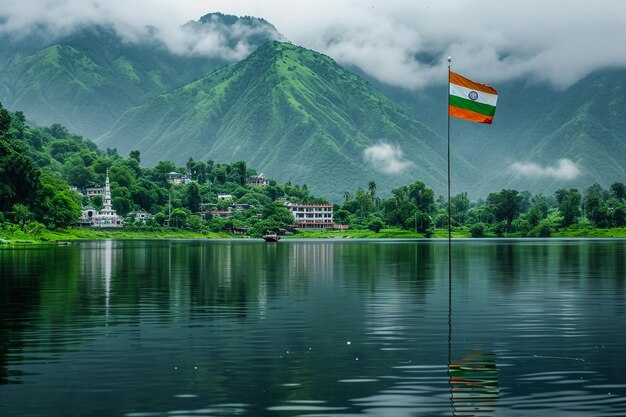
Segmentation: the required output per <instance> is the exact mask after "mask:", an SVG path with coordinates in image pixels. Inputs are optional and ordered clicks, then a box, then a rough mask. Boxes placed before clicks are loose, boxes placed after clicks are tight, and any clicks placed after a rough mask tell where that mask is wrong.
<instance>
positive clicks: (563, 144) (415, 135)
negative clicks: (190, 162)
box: [0, 0, 626, 198]
mask: <svg viewBox="0 0 626 417" xmlns="http://www.w3.org/2000/svg"><path fill="white" fill-rule="evenodd" d="M32 1H33V2H35V3H36V1H35V0H32ZM72 1H73V0H59V1H58V2H56V3H55V7H57V9H53V10H50V12H49V13H48V14H47V15H45V14H41V15H38V14H37V13H33V14H31V15H27V14H24V13H22V11H21V9H20V8H18V7H17V3H16V4H15V5H14V4H13V1H12V0H9V1H8V3H7V4H6V5H5V6H4V7H3V8H2V10H0V38H1V39H0V40H1V41H2V42H1V46H0V101H1V102H2V103H3V105H5V106H6V107H7V108H9V109H11V110H21V111H24V112H25V114H26V115H27V117H28V118H29V119H30V120H31V121H32V122H35V123H38V124H42V125H45V124H51V123H56V122H59V123H62V124H64V125H66V126H67V127H68V128H69V129H70V130H72V131H75V132H77V133H80V134H82V135H84V136H86V137H90V138H93V139H97V141H98V143H99V144H100V145H101V146H103V147H107V146H112V147H117V148H118V149H119V150H120V152H121V153H124V152H127V151H128V150H132V149H139V150H140V151H141V152H142V155H144V156H145V159H143V162H144V163H152V162H155V161H158V160H160V159H173V160H175V161H177V162H179V163H180V162H184V161H185V160H186V159H187V158H189V157H193V158H194V159H196V160H197V159H207V158H209V159H214V160H216V161H220V160H221V161H225V162H230V161H232V160H239V159H246V160H249V162H250V165H251V166H255V167H258V168H259V169H262V170H264V171H267V172H266V173H267V174H268V175H270V176H274V177H276V178H277V179H280V180H289V179H290V180H293V181H295V182H301V183H308V184H309V185H312V186H313V188H314V189H315V191H316V192H321V193H325V194H328V195H329V196H331V195H332V196H338V195H341V193H343V192H344V191H353V190H354V188H356V187H357V186H366V184H367V182H368V181H376V182H377V183H379V192H380V193H381V194H382V195H388V194H389V193H390V191H391V188H392V187H394V186H397V185H404V184H406V183H409V182H412V181H414V180H417V179H421V180H423V181H425V182H426V183H427V185H429V186H430V187H432V188H434V189H435V190H436V192H437V193H443V192H444V189H445V170H446V164H445V153H442V152H444V151H445V149H444V148H443V146H445V137H446V134H447V119H446V115H447V111H446V105H447V101H446V98H447V87H446V83H445V78H446V73H447V68H446V67H445V65H442V60H444V59H445V56H447V54H449V53H450V54H453V55H454V57H455V58H454V61H453V69H454V70H455V71H458V72H461V73H463V74H464V75H466V76H468V77H470V78H472V79H474V80H475V81H477V82H484V83H487V84H490V85H493V86H494V87H496V88H497V90H498V92H499V101H498V106H497V111H496V117H495V121H494V124H493V125H491V126H486V125H479V124H472V123H470V122H466V121H463V120H454V119H453V120H452V121H451V128H452V130H451V139H452V154H453V164H452V188H453V193H454V192H460V191H468V192H469V194H470V196H471V197H472V198H478V197H484V196H485V195H486V194H488V193H489V192H492V191H498V190H500V189H501V188H505V187H506V188H516V189H519V190H529V191H531V192H534V193H537V192H543V193H547V194H551V193H552V192H553V191H554V190H555V189H556V188H561V187H564V188H571V187H576V188H579V189H581V190H583V189H584V188H586V187H587V186H589V185H591V184H593V183H595V182H598V183H600V184H602V185H604V186H606V185H608V184H610V183H611V182H613V181H623V178H624V176H625V174H626V173H625V170H626V160H625V159H624V155H626V153H625V152H624V150H625V149H624V134H623V132H624V122H623V120H624V105H623V104H624V103H623V101H624V98H623V96H624V95H623V92H624V88H626V85H625V84H626V70H625V69H624V64H625V63H626V58H624V56H623V55H624V54H622V53H621V52H620V51H621V50H619V51H618V50H616V52H615V53H614V54H612V55H611V54H607V53H606V50H607V49H610V42H609V43H607V44H606V45H604V44H603V45H599V44H598V43H597V42H596V46H595V50H594V48H592V47H591V46H590V45H591V43H593V39H595V38H596V35H594V34H593V33H591V32H589V33H590V34H589V38H590V39H582V40H580V42H578V43H577V47H578V49H579V50H578V55H577V56H575V58H571V57H570V55H568V54H569V53H570V52H572V51H571V46H570V44H569V43H567V42H570V43H571V39H570V40H568V38H566V37H561V35H558V36H556V35H555V36H552V37H551V38H550V37H549V36H548V37H547V36H544V35H545V34H547V33H552V31H558V30H562V32H563V34H564V35H563V36H565V34H566V33H567V28H566V27H564V26H563V24H562V21H561V18H559V17H558V16H557V15H554V14H553V13H552V12H553V10H552V8H546V10H545V16H542V17H539V18H538V19H537V21H536V27H535V31H536V32H537V33H536V35H532V34H531V33H530V31H528V32H526V29H523V27H522V23H523V22H525V21H526V20H525V19H527V16H526V14H525V12H523V11H520V13H519V14H518V16H517V19H518V20H516V21H512V20H511V21H509V25H508V27H507V26H506V25H505V24H504V23H502V22H500V21H498V22H495V21H494V23H493V30H494V31H499V32H498V33H500V34H501V38H500V41H499V43H498V42H496V41H495V40H496V39H498V37H497V36H483V37H480V36H478V34H481V33H483V32H482V31H483V29H482V28H477V32H476V33H472V34H468V37H467V38H464V39H461V38H458V39H456V40H455V38H454V33H456V32H455V30H452V31H451V32H450V33H449V34H448V35H446V36H443V35H441V34H439V35H437V34H438V33H439V32H437V30H439V31H441V28H439V29H437V28H436V27H434V26H433V25H431V24H429V23H428V22H427V21H426V20H424V19H425V18H426V17H425V16H426V15H429V16H431V17H432V18H433V19H435V20H436V18H438V17H440V16H442V13H443V11H442V9H441V8H440V6H434V7H433V9H432V10H429V11H425V10H423V9H421V6H413V5H411V4H409V3H408V2H404V1H401V2H399V3H398V4H397V5H396V6H397V9H398V10H404V11H405V12H406V16H401V14H400V13H398V12H395V13H392V11H391V9H390V8H389V7H387V6H385V5H384V4H383V3H380V2H375V6H376V9H374V10H369V9H365V8H363V7H362V6H356V5H352V6H348V5H346V4H344V3H341V2H340V3H338V4H337V6H335V5H330V4H329V5H328V8H327V11H326V16H325V20H324V19H322V15H321V14H318V13H317V11H316V10H313V9H312V8H311V7H305V8H304V9H303V10H306V11H308V12H309V16H308V17H309V20H310V22H317V26H315V25H313V24H312V23H311V24H309V23H306V22H307V21H305V20H302V19H304V18H303V17H302V16H301V15H299V14H290V13H295V11H293V10H291V6H286V7H285V8H284V10H283V12H284V13H283V14H281V13H278V12H277V10H278V8H274V3H273V2H272V1H270V2H269V3H267V4H266V6H265V7H266V10H267V15H265V14H258V15H263V16H265V17H266V18H268V19H269V20H270V21H271V23H274V24H276V25H277V27H278V28H279V30H280V32H279V30H277V29H276V27H274V26H273V25H272V24H271V23H270V22H268V21H267V20H264V19H260V18H254V17H235V16H231V15H225V14H221V13H213V14H208V15H205V16H203V17H202V18H200V19H197V18H192V19H189V21H188V22H187V23H186V24H177V23H175V22H176V21H177V18H180V16H178V15H175V13H174V14H172V16H167V15H166V14H165V13H163V11H164V10H165V9H164V8H163V7H162V5H156V6H155V8H154V13H153V15H149V16H148V15H145V16H141V15H140V12H139V9H140V7H139V6H138V5H137V7H134V6H133V7H131V8H127V9H122V8H119V9H115V7H117V6H116V4H117V3H116V2H111V3H108V4H107V5H101V7H104V8H105V9H106V10H108V13H94V12H93V10H92V9H90V8H89V7H90V6H84V7H79V6H78V5H77V4H74V3H73V2H72ZM140 3H141V2H139V3H138V4H140ZM244 3H245V4H247V3H246V2H243V3H242V4H244ZM486 3H489V2H488V1H486ZM601 3H602V4H603V5H604V6H606V7H605V12H607V11H612V12H613V15H614V17H615V18H616V19H617V20H619V17H620V16H622V15H623V13H622V12H623V10H621V9H620V8H615V7H613V6H611V5H610V4H608V3H607V4H605V2H601ZM182 4H186V3H185V2H183V3H182ZM247 5H248V6H249V7H250V9H249V10H254V7H256V6H254V5H252V4H247ZM14 6H15V7H14ZM70 6H72V7H74V9H75V12H72V13H73V14H71V15H68V14H67V13H69V10H73V9H72V7H70ZM492 6H493V7H494V9H493V14H494V16H496V15H501V16H506V13H505V11H506V10H508V9H507V8H510V7H509V6H505V5H493V4H492ZM185 7H187V6H184V7H183V6H181V9H180V10H178V11H177V12H176V13H179V12H180V13H183V12H185V10H191V9H185ZM228 7H230V6H225V7H224V10H227V9H228ZM259 7H260V6H259ZM450 7H451V8H450V10H448V12H449V11H452V12H455V13H456V12H459V13H460V12H461V11H465V12H467V13H468V14H467V16H469V17H468V18H472V19H474V20H473V21H475V22H477V23H479V22H481V21H482V17H480V16H478V15H475V14H474V13H473V12H472V11H471V10H469V8H467V7H465V6H458V5H457V6H453V7H452V6H450ZM505 9H506V10H505ZM121 10H124V13H125V14H123V13H122V12H121ZM418 11H419V12H421V13H422V14H423V15H424V16H422V15H420V17H419V18H416V19H417V20H415V23H411V24H409V22H408V21H407V19H408V18H409V17H411V16H413V17H414V18H415V16H416V15H415V13H416V12H418ZM350 12H354V13H353V15H352V16H351V18H350V19H348V18H347V16H348V15H349V13H350ZM583 12H584V13H583ZM63 13H65V14H63ZM299 13H304V12H303V11H302V12H299ZM585 13H586V18H587V19H586V20H580V19H579V18H580V16H583V15H584V14H585ZM567 14H568V18H569V19H570V21H571V22H578V23H579V27H588V28H591V27H592V26H593V27H594V28H596V29H597V31H599V33H604V34H613V35H615V36H613V37H611V39H613V38H614V37H618V35H619V33H618V32H619V30H621V29H619V28H620V27H622V26H615V25H614V24H613V23H611V22H610V21H606V19H604V18H603V17H602V16H604V14H603V15H602V16H600V15H598V14H597V13H595V11H589V10H587V9H586V6H585V5H584V4H583V3H580V2H577V1H575V2H572V3H571V4H570V8H569V10H568V12H567ZM609 14H610V13H609ZM197 15H199V14H197ZM197 15H196V16H197ZM287 15H289V16H290V17H291V20H289V19H287ZM450 16H451V17H450V19H451V20H455V19H456V14H452V15H450ZM550 16H552V20H551V21H550V20H546V19H548V17H550ZM131 17H133V18H134V20H133V19H131ZM375 17H376V18H377V19H378V20H376V19H375ZM150 19H153V20H154V21H153V22H152V23H154V24H152V23H151V20H150ZM506 19H507V18H506V17H505V18H504V20H505V21H506ZM548 21H549V22H550V24H551V25H552V26H551V27H549V26H548V25H547V22H548ZM134 22H136V23H134ZM277 22H278V23H277ZM298 22H300V27H297V23H298ZM374 22H377V23H378V25H375V24H374ZM601 22H604V25H602V24H601ZM166 23H167V24H166ZM418 23H419V25H418ZM568 24H570V23H568ZM333 25H334V26H333ZM364 25H366V26H368V27H369V28H370V29H371V30H368V31H362V30H359V28H363V27H364ZM394 25H395V26H394ZM392 28H393V29H394V31H395V32H394V31H392V30H391V29H392ZM559 28H561V29H559ZM522 29H523V30H522ZM515 31H517V35H518V38H515V36H514V35H515V34H516V32H515ZM392 32H393V33H397V34H403V36H404V37H402V36H401V37H398V36H395V35H394V36H391V35H390V33H392ZM522 32H523V33H522ZM281 33H285V35H286V36H283V35H282V34H281ZM316 33H317V34H318V36H315V34H316ZM494 33H495V32H494ZM594 33H595V32H594ZM374 35H377V37H376V38H372V36H374ZM438 36H439V37H438ZM598 36H600V35H598ZM286 38H289V39H290V40H292V41H297V42H298V43H303V44H305V45H307V46H308V47H309V48H313V49H306V48H296V47H293V48H292V47H288V46H289V45H288V44H280V45H283V46H282V47H281V48H286V49H284V50H283V52H282V53H284V54H285V57H284V60H285V63H282V60H283V58H282V57H278V56H275V57H274V58H275V65H274V66H271V65H270V66H262V65H261V63H263V64H265V63H267V62H270V61H271V59H269V58H268V56H269V55H268V54H267V53H266V54H265V55H266V58H267V59H263V60H259V61H254V62H256V64H254V65H250V62H251V61H249V60H247V59H248V58H249V57H251V55H250V54H252V53H253V52H254V51H255V50H257V48H259V47H260V46H261V45H265V43H266V42H268V41H274V40H282V41H284V40H285V39H286ZM446 39H447V40H446ZM514 39H517V40H519V41H520V42H519V43H515V42H513V40H514ZM411 40H412V41H411ZM409 41H411V42H409ZM566 41H567V42H566ZM481 42H482V43H481ZM275 45H277V44H275ZM315 51H319V52H322V53H323V54H316V53H315ZM266 52H267V51H266ZM470 52H471V53H470ZM548 53H553V54H554V55H553V57H555V58H557V57H558V58H559V59H558V60H559V61H560V62H559V63H558V64H559V67H558V68H560V69H561V72H559V71H558V70H557V69H556V68H557V67H555V66H554V65H553V64H554V62H553V60H552V59H546V57H545V56H546V54H548ZM582 55H584V56H585V59H581V58H580V57H581V56H582ZM313 56H315V57H317V58H315V59H314V58H312V57H313ZM329 56H330V57H332V58H334V59H329ZM402 57H404V58H402ZM255 59H259V58H258V57H257V58H255ZM554 61H556V59H555V60H554ZM287 62H288V63H289V64H288V65H287ZM320 62H325V63H326V64H325V65H327V66H326V67H325V69H323V70H321V68H320V67H319V65H318V64H320ZM479 63H480V64H479ZM233 64H236V65H233ZM237 65H239V67H237ZM331 68H332V70H331ZM355 74H356V75H355ZM442 158H443V159H442ZM322 161H325V162H322ZM320 174H322V176H321V177H320ZM317 177H320V178H317ZM323 178H326V179H323ZM327 178H333V180H332V181H329V180H328V179H327ZM316 187H320V188H319V189H316Z"/></svg>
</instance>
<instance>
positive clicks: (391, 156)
mask: <svg viewBox="0 0 626 417" xmlns="http://www.w3.org/2000/svg"><path fill="white" fill-rule="evenodd" d="M402 155H403V152H402V149H401V148H400V145H392V144H389V143H384V142H379V143H378V144H376V145H373V146H370V147H369V148H366V149H365V150H364V151H363V159H364V160H365V162H366V163H367V164H369V165H371V166H372V168H374V169H375V170H376V171H379V172H382V173H383V174H387V175H396V174H401V173H402V172H404V171H405V170H406V169H407V168H408V167H409V166H410V165H411V163H410V162H408V161H406V160H404V158H403V157H402Z"/></svg>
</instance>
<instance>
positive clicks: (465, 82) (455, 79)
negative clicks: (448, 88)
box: [450, 71, 498, 95]
mask: <svg viewBox="0 0 626 417" xmlns="http://www.w3.org/2000/svg"><path fill="white" fill-rule="evenodd" d="M450 83H451V84H456V85H460V86H461V87H465V88H469V89H470V90H476V91H482V92H483V93H487V94H495V95H497V94H498V93H497V91H496V89H495V88H493V87H490V86H488V85H485V84H479V83H475V82H474V81H472V80H470V79H467V78H465V77H464V76H462V75H459V74H457V73H456V72H452V71H450Z"/></svg>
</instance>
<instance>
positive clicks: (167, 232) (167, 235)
mask: <svg viewBox="0 0 626 417" xmlns="http://www.w3.org/2000/svg"><path fill="white" fill-rule="evenodd" d="M226 237H231V238H232V237H233V236H232V235H229V234H227V233H197V232H192V231H188V230H179V229H167V228H163V229H159V230H157V231H128V230H124V229H122V230H115V229H108V230H95V229H87V228H76V229H64V230H44V231H43V232H42V233H40V234H37V235H33V234H30V233H27V232H25V231H22V230H20V229H19V228H16V227H9V228H1V229H0V241H1V242H3V243H4V244H50V243H58V242H71V241H75V240H105V239H219V238H226Z"/></svg>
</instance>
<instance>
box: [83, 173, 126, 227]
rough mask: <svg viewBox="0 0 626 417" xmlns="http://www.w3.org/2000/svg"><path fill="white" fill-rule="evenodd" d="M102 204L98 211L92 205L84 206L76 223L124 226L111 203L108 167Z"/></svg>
mask: <svg viewBox="0 0 626 417" xmlns="http://www.w3.org/2000/svg"><path fill="white" fill-rule="evenodd" d="M102 204H103V208H102V210H100V211H98V210H96V209H94V208H92V207H86V208H85V209H84V210H83V212H82V214H81V216H80V218H79V219H78V224H81V225H87V226H91V227H124V219H122V217H120V216H118V215H117V213H116V212H115V210H113V206H112V205H111V184H110V183H109V170H108V169H107V176H106V182H105V184H104V195H103V196H102Z"/></svg>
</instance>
